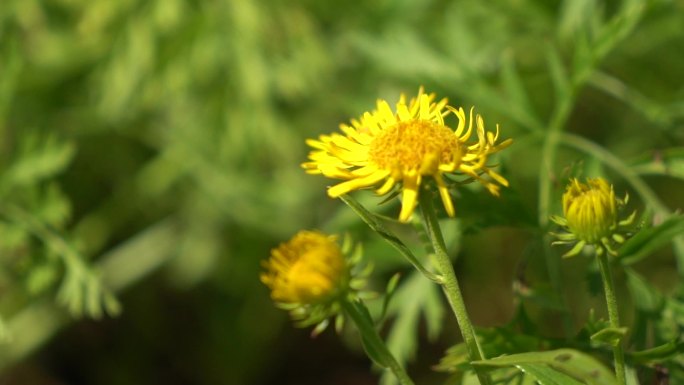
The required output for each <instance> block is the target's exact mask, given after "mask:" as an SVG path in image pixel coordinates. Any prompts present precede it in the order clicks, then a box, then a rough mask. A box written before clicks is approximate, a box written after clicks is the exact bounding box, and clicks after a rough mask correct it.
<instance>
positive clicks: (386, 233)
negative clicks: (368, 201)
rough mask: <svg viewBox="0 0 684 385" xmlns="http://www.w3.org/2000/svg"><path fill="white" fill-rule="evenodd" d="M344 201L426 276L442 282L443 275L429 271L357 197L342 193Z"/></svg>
mask: <svg viewBox="0 0 684 385" xmlns="http://www.w3.org/2000/svg"><path fill="white" fill-rule="evenodd" d="M340 199H341V200H342V202H344V203H346V204H347V206H349V207H350V208H351V209H352V210H354V212H355V213H356V214H357V215H358V216H359V217H361V219H362V220H363V221H364V222H366V224H368V226H369V227H370V228H371V229H372V230H373V231H375V232H376V233H378V235H380V236H381V237H382V238H383V239H385V240H386V241H387V242H389V244H390V245H392V246H393V247H394V248H395V249H396V250H397V251H399V253H400V254H401V255H402V256H404V257H405V258H406V259H407V260H408V261H409V262H410V263H411V264H412V265H413V266H414V267H415V268H416V269H418V271H420V272H421V273H422V274H423V275H424V276H425V277H427V278H428V279H430V280H431V281H434V282H438V283H439V282H441V281H442V280H441V277H439V276H438V275H436V274H434V273H432V272H430V271H428V270H427V269H426V268H425V267H423V264H422V263H421V262H420V261H419V260H418V258H416V256H415V255H413V253H412V252H411V250H410V249H409V248H408V247H407V246H406V245H405V244H404V243H403V242H402V241H401V240H400V239H399V238H398V237H397V236H396V235H394V233H392V232H391V231H390V230H389V229H387V228H386V227H385V226H384V225H383V224H382V222H380V221H379V220H377V218H376V217H375V215H373V214H372V213H371V212H370V211H368V210H366V208H365V207H363V206H362V205H361V204H360V203H359V202H358V201H356V199H354V198H353V197H352V196H351V195H348V194H347V195H342V196H341V197H340Z"/></svg>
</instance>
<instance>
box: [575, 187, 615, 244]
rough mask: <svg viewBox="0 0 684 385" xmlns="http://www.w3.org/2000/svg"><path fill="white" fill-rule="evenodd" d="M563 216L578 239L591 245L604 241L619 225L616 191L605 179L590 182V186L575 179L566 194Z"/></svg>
mask: <svg viewBox="0 0 684 385" xmlns="http://www.w3.org/2000/svg"><path fill="white" fill-rule="evenodd" d="M563 214H564V215H565V219H566V220H567V222H568V229H569V230H570V232H572V233H573V234H575V235H576V236H577V239H579V240H582V241H585V242H587V243H589V244H593V243H596V242H598V241H600V240H601V238H604V237H607V236H609V235H610V233H611V232H612V231H613V230H614V229H615V227H616V224H617V199H615V192H613V187H612V186H610V185H608V182H606V180H605V179H602V178H594V179H592V178H589V179H587V184H584V183H580V182H579V181H578V180H577V179H572V180H571V181H570V184H569V185H568V187H567V188H566V190H565V194H563Z"/></svg>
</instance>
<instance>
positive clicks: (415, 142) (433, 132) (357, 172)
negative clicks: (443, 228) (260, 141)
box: [302, 88, 511, 222]
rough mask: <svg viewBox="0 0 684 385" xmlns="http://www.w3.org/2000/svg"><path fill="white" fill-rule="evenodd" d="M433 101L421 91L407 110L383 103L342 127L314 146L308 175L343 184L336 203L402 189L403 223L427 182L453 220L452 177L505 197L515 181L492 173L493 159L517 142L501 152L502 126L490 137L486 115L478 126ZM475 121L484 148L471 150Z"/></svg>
mask: <svg viewBox="0 0 684 385" xmlns="http://www.w3.org/2000/svg"><path fill="white" fill-rule="evenodd" d="M434 100H435V94H425V93H424V92H423V90H422V88H421V89H420V91H419V92H418V96H417V97H416V98H413V99H411V100H410V101H409V102H408V103H407V101H406V97H405V96H404V95H401V97H400V99H399V102H398V103H397V104H396V109H395V110H394V111H393V110H392V109H391V108H390V105H389V103H387V102H386V101H385V100H378V102H377V108H376V109H375V110H373V111H371V112H366V113H365V114H363V115H362V116H361V118H360V119H359V120H356V119H353V120H352V121H351V125H348V124H341V125H340V130H341V131H342V134H340V133H333V134H331V135H321V136H320V137H319V139H318V140H314V139H309V140H307V144H308V145H309V146H311V147H313V148H314V150H313V151H312V152H311V153H310V154H309V160H310V161H309V162H306V163H303V164H302V167H304V168H305V169H306V171H307V173H310V174H322V175H324V176H326V177H329V178H335V179H342V180H344V182H342V183H339V184H337V185H335V186H332V187H331V188H329V189H328V195H329V196H330V197H332V198H336V197H339V196H341V195H343V194H346V193H348V192H350V191H354V190H359V189H363V188H369V187H377V189H376V190H375V191H376V193H377V194H378V195H385V194H387V193H389V192H390V191H392V189H393V188H394V187H395V186H396V185H401V197H402V207H401V212H400V214H399V220H400V221H402V222H406V221H408V220H409V219H410V217H411V214H412V213H413V210H414V209H415V206H416V204H417V198H418V193H419V188H420V184H421V182H422V179H423V177H424V176H429V177H432V179H433V180H434V181H435V182H436V184H437V188H438V190H439V193H440V197H441V199H442V202H443V204H444V208H445V209H446V212H447V214H448V215H449V216H454V206H453V202H452V200H451V196H450V195H449V187H448V183H447V182H448V180H445V175H464V176H467V177H468V178H470V179H473V180H477V181H478V182H480V183H482V184H483V185H484V186H485V187H486V188H487V189H488V190H489V192H490V193H492V194H494V195H498V193H499V185H498V184H501V185H503V186H508V181H506V179H504V178H503V177H502V176H501V175H499V174H497V173H496V172H494V171H493V170H492V169H490V168H489V167H488V166H487V165H486V163H487V158H488V156H489V155H490V154H493V153H495V152H498V151H499V150H501V149H503V148H505V147H507V146H508V145H509V144H510V143H511V140H510V139H508V140H505V141H503V142H502V143H499V144H498V145H497V144H496V141H497V139H498V136H499V127H498V125H497V127H496V132H494V133H493V132H487V131H485V128H484V121H483V119H482V117H481V116H480V115H479V114H478V115H476V117H475V119H473V110H472V109H471V110H470V116H469V117H466V113H465V112H464V111H463V108H458V109H456V108H454V107H451V106H449V105H447V99H442V100H440V101H439V102H435V101H434ZM449 114H453V115H455V116H456V118H457V125H456V129H455V130H454V129H452V128H451V127H449V126H448V125H447V124H446V123H445V118H446V117H447V116H448V115H449ZM473 121H475V126H476V128H475V132H476V134H477V141H475V142H472V143H469V140H470V138H471V135H472V133H473ZM483 174H487V175H489V176H490V177H491V178H492V179H493V180H494V181H490V180H488V179H485V178H483V177H482V176H483ZM497 183H498V184H497Z"/></svg>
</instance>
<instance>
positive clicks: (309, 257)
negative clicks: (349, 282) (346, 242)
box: [287, 247, 343, 303]
mask: <svg viewBox="0 0 684 385" xmlns="http://www.w3.org/2000/svg"><path fill="white" fill-rule="evenodd" d="M342 269H343V263H342V256H341V255H339V252H338V250H329V249H328V248H322V247H321V248H316V249H312V250H309V251H307V252H306V253H304V254H303V255H302V256H301V257H300V258H299V259H298V260H297V261H296V262H295V263H294V264H293V265H292V267H291V268H290V270H289V271H288V273H287V281H288V282H289V285H290V287H289V289H290V295H289V296H290V297H291V298H290V299H292V300H294V302H300V303H314V302H317V301H318V300H319V299H321V298H323V297H325V296H327V295H329V294H331V293H332V291H333V290H334V289H335V286H336V285H337V281H338V280H339V279H340V278H341V277H340V276H341V271H342Z"/></svg>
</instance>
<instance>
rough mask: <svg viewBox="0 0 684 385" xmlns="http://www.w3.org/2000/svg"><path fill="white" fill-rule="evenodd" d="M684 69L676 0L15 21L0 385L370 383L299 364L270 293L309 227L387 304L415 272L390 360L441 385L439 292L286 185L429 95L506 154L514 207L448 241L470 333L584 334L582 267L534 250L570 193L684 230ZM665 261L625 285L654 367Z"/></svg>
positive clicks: (349, 344) (348, 358)
mask: <svg viewBox="0 0 684 385" xmlns="http://www.w3.org/2000/svg"><path fill="white" fill-rule="evenodd" d="M683 53H684V2H682V1H680V0H650V1H640V0H626V1H600V0H566V1H546V0H495V1H490V2H478V1H438V0H429V1H412V0H397V1H390V0H383V1H375V0H362V1H357V2H353V3H348V2H323V1H315V0H291V1H278V0H262V1H245V0H221V1H200V0H194V1H193V0H150V1H134V0H119V1H109V0H87V1H86V0H45V1H39V0H3V1H2V2H1V3H0V293H1V294H0V317H1V320H2V322H1V323H0V335H1V336H2V337H3V339H4V342H3V345H0V366H1V367H2V368H3V369H2V370H3V371H2V375H1V376H0V377H2V382H3V383H5V384H27V383H30V384H66V383H68V384H102V385H108V384H130V383H148V384H154V383H159V384H162V383H163V384H350V383H354V384H366V383H368V384H372V383H376V382H377V378H378V376H377V374H373V373H372V372H371V371H370V370H369V369H370V364H369V362H368V361H367V360H366V359H365V358H364V356H363V353H362V351H361V350H360V347H359V344H358V341H357V340H356V339H355V337H354V335H353V334H350V333H345V334H344V335H343V338H342V339H340V338H337V337H336V336H335V335H334V333H332V332H326V333H325V334H324V335H322V336H320V337H318V338H317V339H315V340H312V339H310V337H309V336H308V333H309V331H306V330H296V329H294V328H293V327H292V326H291V325H290V324H289V322H288V320H287V315H286V313H284V312H282V311H280V310H277V309H276V308H275V307H274V306H273V304H272V303H271V301H270V299H269V298H268V291H267V289H266V288H265V287H264V286H263V285H262V284H261V283H260V282H259V280H258V274H259V271H260V265H259V264H260V260H262V259H264V258H266V257H267V256H268V253H269V250H270V249H271V248H272V247H274V246H275V245H277V244H278V243H279V242H282V241H284V240H286V239H288V238H289V237H290V236H291V235H292V234H294V233H295V232H296V231H297V230H299V229H304V228H319V229H323V230H326V231H331V232H345V231H348V232H351V233H352V234H353V235H354V237H355V238H357V239H359V240H361V241H363V243H364V246H365V250H366V256H367V258H368V259H369V260H372V261H373V262H374V264H375V266H376V267H375V274H374V277H375V279H374V280H373V281H372V282H370V285H371V286H372V287H375V288H376V289H377V290H379V291H382V290H383V287H384V285H385V284H386V282H387V280H388V279H389V277H390V276H391V275H392V274H394V272H396V271H400V272H405V273H406V274H405V275H403V276H402V279H401V281H400V286H399V288H398V291H397V294H396V296H395V298H394V299H393V300H392V306H391V308H390V314H391V315H392V316H393V318H392V319H393V322H390V323H388V324H387V326H386V328H385V333H386V334H385V335H387V337H388V340H389V344H390V346H391V347H392V349H393V350H394V351H395V352H397V355H398V356H399V357H400V358H401V359H402V360H410V362H411V364H410V365H409V372H411V374H412V375H414V376H415V378H416V380H417V382H418V383H426V384H427V383H441V382H443V380H444V379H445V378H446V376H445V375H444V374H440V373H434V372H432V371H431V370H430V366H432V365H435V364H437V363H438V362H439V359H440V357H441V356H442V354H443V352H444V350H445V349H446V348H447V347H449V346H451V345H453V344H454V343H456V342H458V339H459V337H458V336H459V334H458V330H457V329H456V323H455V320H454V319H453V318H452V317H451V316H450V315H449V314H448V312H445V311H444V309H443V298H442V296H441V293H439V292H438V290H437V289H436V287H434V286H432V285H431V284H430V283H429V282H427V281H425V280H423V279H421V278H420V277H418V276H416V275H412V274H409V272H410V271H411V269H410V266H407V265H406V264H405V263H404V261H403V260H402V259H401V258H400V257H399V256H397V255H396V254H395V253H394V251H393V250H392V249H391V248H389V247H387V245H386V244H384V243H383V242H382V240H381V239H379V237H377V236H375V235H373V234H372V233H370V232H369V231H367V229H366V227H365V225H364V224H363V223H361V222H360V221H359V220H358V219H357V218H356V217H355V216H354V214H353V213H352V212H351V210H349V209H348V208H347V207H346V206H345V205H343V204H342V203H341V202H338V201H332V200H330V199H328V198H327V197H326V196H325V193H324V191H325V190H324V189H325V185H326V183H327V181H325V180H323V178H317V177H312V176H307V175H305V174H304V173H303V171H302V170H301V169H300V167H299V163H300V162H302V161H303V160H304V159H305V158H306V154H307V149H306V148H305V145H304V139H305V138H307V137H315V136H317V135H319V134H321V133H329V132H332V131H334V130H335V129H336V127H337V125H338V123H340V122H343V121H348V120H349V119H350V118H352V117H355V116H357V115H359V114H360V113H362V112H363V111H365V110H367V109H369V108H371V107H372V106H373V104H374V102H375V99H376V98H378V97H381V98H385V99H388V100H389V101H394V100H396V98H397V97H398V95H399V93H400V92H406V93H408V94H411V93H414V92H415V91H416V90H417V89H418V87H419V86H420V85H425V87H426V89H427V90H428V91H431V92H436V93H437V94H438V95H439V96H446V97H449V98H450V101H451V104H453V105H462V106H464V107H465V108H468V107H470V106H471V105H475V106H477V109H478V111H479V112H480V113H481V114H482V115H483V116H484V117H485V121H486V122H487V124H488V126H490V127H493V126H494V124H495V123H496V122H498V123H500V125H501V130H502V136H503V137H504V138H508V137H510V138H514V140H515V143H514V145H513V146H512V147H511V148H510V149H508V150H506V151H505V154H503V156H502V158H501V159H500V160H501V163H502V170H503V174H504V175H505V176H506V177H507V178H508V179H509V180H510V181H511V188H510V189H508V190H507V191H506V192H504V194H503V196H502V198H501V199H499V200H496V199H495V198H491V197H488V196H485V195H484V194H478V193H477V191H475V189H474V188H473V189H472V190H467V189H466V190H463V191H462V192H461V193H460V194H459V195H457V196H456V205H457V210H458V213H457V215H458V220H456V221H450V222H448V223H445V224H447V225H448V226H449V231H448V234H447V236H448V237H449V238H450V240H451V245H452V247H453V254H454V255H458V260H457V262H456V263H457V265H456V268H457V272H458V273H459V275H460V276H461V281H462V283H463V285H464V291H465V295H466V301H467V303H468V305H469V310H470V311H471V315H472V318H473V320H474V323H475V324H476V325H479V326H483V327H492V326H500V325H504V324H506V323H507V322H509V321H510V320H511V319H512V318H513V317H514V315H515V314H517V312H519V309H520V308H521V306H522V308H523V309H525V311H526V314H528V315H529V317H530V318H531V319H533V320H534V321H535V325H536V327H537V328H538V329H537V333H538V334H539V335H542V336H547V337H558V338H561V337H563V336H568V335H574V334H575V333H578V332H579V331H580V329H581V328H582V327H583V325H584V323H585V322H586V320H587V318H588V317H589V313H590V309H592V308H595V309H596V314H597V316H604V314H605V312H604V310H603V309H604V306H603V302H602V297H601V295H600V291H598V290H597V289H598V287H597V286H596V282H597V281H596V280H595V279H594V278H595V275H596V274H595V271H594V273H591V271H592V270H591V261H590V260H588V259H587V258H583V257H578V258H575V259H573V260H570V261H560V260H558V259H557V257H558V256H559V255H560V254H561V253H562V251H561V250H550V249H548V248H547V247H545V246H544V245H545V244H546V241H545V240H544V234H545V233H546V231H547V230H548V227H547V221H546V217H547V215H548V214H551V213H558V206H559V205H558V202H559V199H560V198H559V197H560V195H561V194H562V191H563V186H564V185H565V181H566V179H567V177H568V176H570V175H577V174H578V173H582V174H583V175H592V176H593V175H606V176H607V177H609V178H610V179H611V180H612V181H613V182H614V183H615V184H616V191H618V192H623V191H628V192H630V193H631V196H632V198H633V199H632V203H631V204H630V205H631V208H637V209H639V210H640V213H643V212H648V213H652V214H654V215H655V222H656V223H658V222H662V220H663V219H664V218H665V217H666V216H667V215H669V213H670V212H672V211H674V210H675V209H677V208H680V207H682V205H683V202H684V194H683V191H684V182H683V180H684V82H682V79H683V76H684V73H683V72H682V71H683V69H684V54H683ZM548 135H551V137H552V138H555V139H553V140H555V141H556V142H557V143H558V144H559V146H558V152H557V156H558V158H557V162H554V163H551V164H542V167H541V168H540V160H549V159H551V160H553V159H554V157H553V156H551V157H549V154H548V153H545V151H548V148H554V149H555V148H556V147H555V145H554V146H552V147H548V145H544V143H549V139H547V138H548V137H549V136H548ZM553 135H555V137H554V136H553ZM544 149H546V150H544ZM554 151H555V150H554ZM552 155H553V154H552ZM542 163H543V162H542ZM544 167H551V169H552V173H550V174H549V173H544V172H542V171H543V170H544ZM546 194H548V199H547V198H544V196H547V195H546ZM371 195H372V194H370V193H365V194H364V193H359V194H356V196H357V197H358V198H359V199H360V200H362V201H363V202H365V203H366V204H367V207H370V208H376V206H375V205H376V203H377V202H378V200H376V199H374V198H373V197H372V196H371ZM377 210H380V211H383V212H385V213H388V215H391V216H396V215H395V214H396V212H397V205H395V204H389V205H384V206H381V207H380V208H377ZM645 218H646V221H650V217H645ZM678 229H679V228H676V227H675V229H674V230H673V231H675V232H676V231H678ZM398 231H401V228H398ZM414 246H416V247H420V240H419V239H416V240H415V245H414ZM457 248H458V250H457ZM677 250H684V248H681V247H679V248H677V247H675V248H674V249H673V248H671V247H669V246H668V247H664V248H659V249H657V253H655V254H653V255H651V256H649V259H648V260H643V259H635V262H638V263H636V264H635V265H633V271H634V274H636V276H637V277H645V278H644V279H643V280H637V281H636V282H637V283H636V284H635V283H634V282H635V281H634V279H631V280H630V278H629V277H626V276H624V275H620V276H618V277H617V281H618V291H619V293H621V294H622V297H621V298H623V300H624V301H623V303H622V305H623V306H624V309H625V310H623V314H624V318H626V319H625V323H627V324H628V325H629V326H632V327H633V330H640V329H639V326H638V325H641V324H639V322H642V323H645V324H644V325H650V326H648V327H653V328H655V329H654V330H656V329H657V330H660V331H659V332H653V333H655V334H653V333H651V335H650V336H649V337H648V338H646V337H645V338H644V341H642V342H643V343H641V342H635V344H641V345H642V347H643V348H645V347H650V346H656V345H657V344H658V343H662V342H665V341H664V339H665V337H664V336H672V338H677V336H678V335H679V332H680V331H681V330H682V328H684V302H682V298H683V297H684V290H682V287H681V286H680V284H679V283H680V281H681V278H680V277H681V276H682V274H684V252H676V251H677ZM549 253H552V254H550V255H552V256H553V257H552V258H546V257H545V255H549ZM553 260H558V262H557V265H555V266H554V265H553V263H551V264H549V263H548V261H553ZM677 261H679V263H677ZM587 271H590V273H587ZM592 277H593V278H592ZM630 282H631V284H630ZM648 282H652V284H650V283H648ZM641 284H643V285H641ZM635 288H636V289H635ZM642 289H643V290H642ZM416 293H421V295H420V296H419V295H417V294H416ZM640 295H641V297H639V296H640ZM644 295H645V296H646V297H644ZM635 298H636V299H635ZM677 298H679V299H677ZM649 301H650V302H649ZM644 304H645V305H644ZM635 305H636V309H637V310H633V309H634V308H635ZM568 308H570V309H573V310H572V312H571V313H568V312H567V309H568ZM668 317H669V318H668ZM425 320H427V321H425ZM663 320H664V321H663ZM649 322H652V323H651V324H649ZM559 325H562V326H559ZM648 330H651V329H648ZM661 332H662V333H661ZM654 336H655V337H654ZM418 347H420V350H419V352H420V353H419V354H416V348H418ZM604 359H605V361H606V362H609V356H605V357H604ZM679 361H680V364H682V362H681V361H682V360H681V359H680V360H679ZM672 365H674V366H669V367H668V368H669V370H670V371H671V372H672V373H673V375H675V376H676V375H679V376H682V371H681V369H677V366H676V365H675V364H672ZM677 370H679V372H677ZM677 373H679V374H677ZM640 375H642V376H644V377H643V378H651V377H652V375H653V371H652V370H651V371H649V370H647V369H644V373H641V374H640ZM649 376H651V377H649ZM679 378H684V377H679ZM385 381H390V380H389V379H387V378H385Z"/></svg>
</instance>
